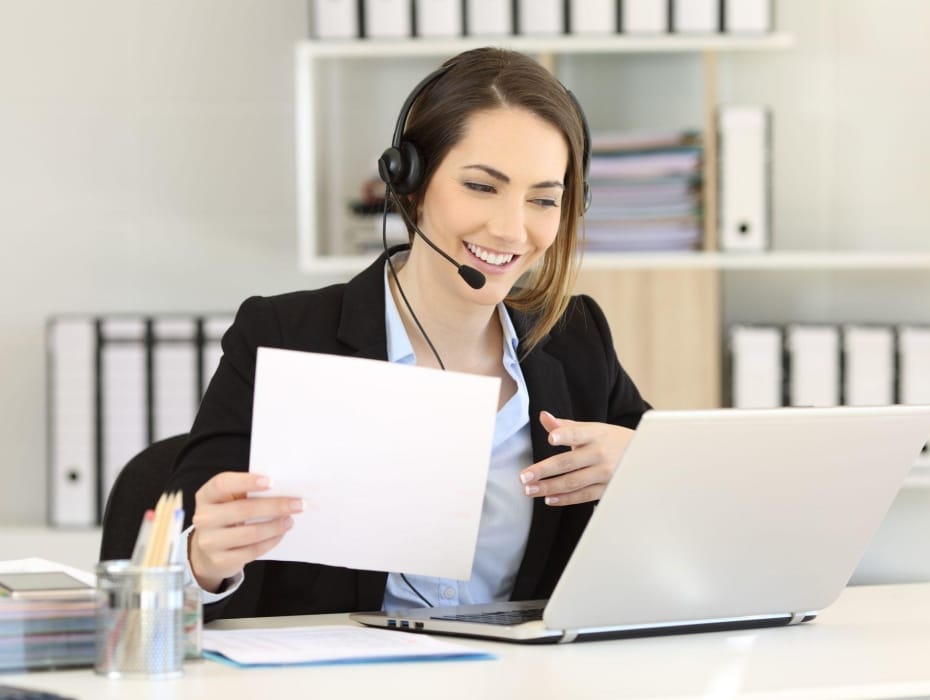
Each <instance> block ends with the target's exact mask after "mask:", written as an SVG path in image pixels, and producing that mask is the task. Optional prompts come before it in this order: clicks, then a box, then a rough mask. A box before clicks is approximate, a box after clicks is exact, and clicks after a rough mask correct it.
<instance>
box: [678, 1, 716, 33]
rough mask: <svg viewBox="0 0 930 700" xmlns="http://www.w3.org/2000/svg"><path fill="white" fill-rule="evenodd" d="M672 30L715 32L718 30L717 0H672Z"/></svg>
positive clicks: (681, 31) (679, 31) (680, 31)
mask: <svg viewBox="0 0 930 700" xmlns="http://www.w3.org/2000/svg"><path fill="white" fill-rule="evenodd" d="M672 31H674V32H678V33H680V34H716V33H717V32H719V31H720V4H719V0H672Z"/></svg>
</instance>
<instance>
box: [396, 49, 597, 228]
mask: <svg viewBox="0 0 930 700" xmlns="http://www.w3.org/2000/svg"><path fill="white" fill-rule="evenodd" d="M454 65H455V64H454V63H452V64H448V65H445V66H441V67H440V68H437V69H436V70H434V71H433V72H432V73H430V74H429V75H427V76H426V77H425V78H423V80H421V81H420V82H419V83H417V85H416V87H414V88H413V91H412V92H411V93H410V94H409V95H407V99H406V100H404V104H403V105H402V106H401V108H400V114H398V115H397V124H396V125H395V126H394V138H393V139H392V140H391V145H390V147H388V148H387V149H385V151H384V153H382V154H381V157H380V158H379V159H378V174H379V175H380V176H381V179H382V180H384V182H385V183H386V184H387V185H388V186H389V187H390V188H391V190H393V192H394V193H395V194H398V195H407V194H411V193H413V192H416V191H417V189H418V188H419V187H420V185H422V184H423V175H424V170H425V163H424V162H423V158H422V157H421V156H420V153H419V151H417V147H416V146H415V145H413V144H412V143H410V142H409V141H405V140H404V130H405V129H406V128H407V117H408V116H409V115H410V110H411V109H413V105H414V104H415V103H416V101H417V99H419V97H420V95H421V94H422V93H423V91H424V90H426V88H428V87H429V86H430V85H432V84H433V83H435V82H436V81H438V80H439V79H440V78H442V76H444V75H445V74H446V73H448V72H449V70H450V69H451V68H452V67H453V66H454ZM563 89H564V90H565V92H566V94H567V95H568V97H569V99H571V101H572V104H573V105H574V106H575V111H576V112H577V113H578V116H579V118H580V119H581V125H582V129H583V131H584V150H583V152H582V157H581V172H582V178H583V182H584V200H583V201H584V208H583V210H582V213H584V212H586V211H588V208H589V207H590V206H591V187H590V186H589V185H588V169H589V167H590V163H591V129H590V128H589V126H588V119H587V117H586V116H585V113H584V110H583V109H582V108H581V103H579V102H578V99H577V98H576V97H575V95H574V94H573V93H572V91H571V90H569V89H568V88H566V87H564V86H563ZM398 206H399V203H398Z"/></svg>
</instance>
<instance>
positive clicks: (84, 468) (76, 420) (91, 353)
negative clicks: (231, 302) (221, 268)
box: [46, 315, 232, 526]
mask: <svg viewBox="0 0 930 700" xmlns="http://www.w3.org/2000/svg"><path fill="white" fill-rule="evenodd" d="M231 322H232V317H231V316H229V315H211V316H199V315H198V316H189V315H183V316H182V315H164V316H141V315H138V316H135V315H120V316H90V315H87V316H77V315H71V316H58V317H54V318H51V319H50V320H49V324H48V332H47V341H46V342H47V356H48V375H47V376H48V381H47V386H48V407H49V410H48V441H49V444H48V474H49V509H48V514H49V522H50V523H51V524H52V525H67V526H90V525H94V524H97V523H99V522H100V519H101V516H102V513H103V506H104V505H105V503H106V497H107V495H108V494H109V492H110V488H111V487H112V485H113V482H114V480H115V479H116V476H117V475H118V474H119V472H120V470H121V469H122V468H123V466H124V465H125V464H126V462H128V461H129V460H130V459H131V458H132V457H134V456H135V455H136V454H138V453H139V452H140V451H141V450H143V449H144V448H145V447H146V446H148V445H149V444H151V443H152V442H155V441H157V440H161V439H163V438H167V437H170V436H172V435H177V434H179V433H185V432H187V431H189V430H190V427H191V424H192V423H193V419H194V414H195V413H196V411H197V407H198V405H199V403H200V398H201V396H202V395H203V392H204V390H205V389H206V386H207V384H208V382H209V380H210V378H211V377H212V376H213V372H214V371H215V369H216V367H217V365H218V364H219V359H220V356H221V354H222V351H221V349H220V339H221V337H222V335H223V333H224V332H225V331H226V329H227V328H228V327H229V325H230V323H231Z"/></svg>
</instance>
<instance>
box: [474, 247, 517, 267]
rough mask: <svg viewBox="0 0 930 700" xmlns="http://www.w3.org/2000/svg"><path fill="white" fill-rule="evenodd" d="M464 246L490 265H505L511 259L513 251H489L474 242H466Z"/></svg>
mask: <svg viewBox="0 0 930 700" xmlns="http://www.w3.org/2000/svg"><path fill="white" fill-rule="evenodd" d="M465 247H467V248H468V249H469V250H470V251H471V252H472V254H473V255H474V256H475V257H476V258H480V259H481V260H484V261H485V262H486V263H489V264H491V265H505V264H507V263H509V262H510V261H511V260H513V253H496V254H495V253H491V252H489V251H487V250H485V249H484V248H481V247H479V246H476V245H475V244H474V243H466V244H465Z"/></svg>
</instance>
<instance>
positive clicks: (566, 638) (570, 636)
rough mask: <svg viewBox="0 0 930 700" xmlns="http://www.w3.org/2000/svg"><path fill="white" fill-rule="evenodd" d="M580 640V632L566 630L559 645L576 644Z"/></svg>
mask: <svg viewBox="0 0 930 700" xmlns="http://www.w3.org/2000/svg"><path fill="white" fill-rule="evenodd" d="M577 638H578V630H565V632H564V633H563V634H562V638H561V639H559V644H568V643H569V642H574V641H575V640H576V639H577Z"/></svg>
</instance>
